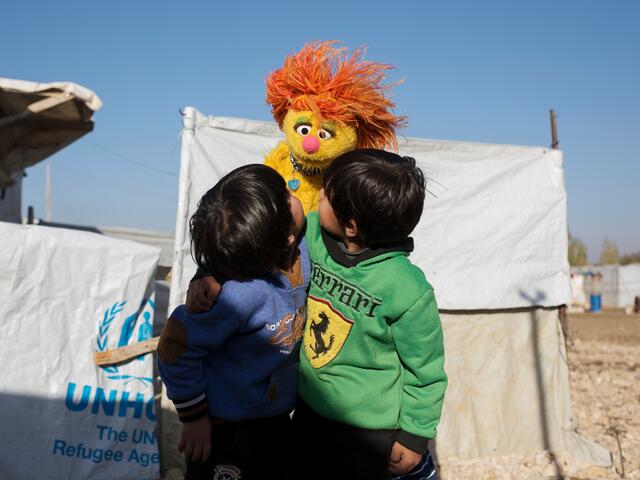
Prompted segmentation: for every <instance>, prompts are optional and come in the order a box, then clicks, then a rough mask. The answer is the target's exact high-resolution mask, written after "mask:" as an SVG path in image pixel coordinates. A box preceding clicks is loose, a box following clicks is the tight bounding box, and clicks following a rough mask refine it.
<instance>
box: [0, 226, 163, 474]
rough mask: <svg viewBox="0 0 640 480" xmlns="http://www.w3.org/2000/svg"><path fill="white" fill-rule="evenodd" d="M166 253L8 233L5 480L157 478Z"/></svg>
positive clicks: (0, 463) (2, 232)
mask: <svg viewBox="0 0 640 480" xmlns="http://www.w3.org/2000/svg"><path fill="white" fill-rule="evenodd" d="M158 257H159V249H157V248H153V247H149V246H145V245H140V244H137V243H133V242H128V241H123V240H116V239H112V238H108V237H105V236H103V235H98V234H93V233H86V232H79V231H71V230H65V229H59V228H47V227H41V226H36V225H29V226H26V225H14V224H9V223H0V360H1V363H2V375H0V405H2V421H0V438H2V441H1V442H0V478H2V479H11V480H13V479H17V478H20V479H30V478H33V479H41V478H47V479H69V478H91V479H109V480H115V479H131V478H137V479H153V478H158V477H159V453H158V444H157V434H156V411H155V405H154V396H153V359H152V356H151V355H147V356H144V357H141V358H137V359H133V360H132V361H130V362H128V363H125V364H121V365H116V366H111V367H107V368H99V367H96V366H95V365H94V363H93V355H94V352H96V351H102V350H106V349H111V348H116V347H118V346H123V345H127V344H130V343H136V342H139V341H141V340H144V339H146V338H149V337H150V336H151V335H152V328H153V316H154V309H155V304H154V289H153V286H154V281H153V276H154V272H155V270H156V267H157V263H158Z"/></svg>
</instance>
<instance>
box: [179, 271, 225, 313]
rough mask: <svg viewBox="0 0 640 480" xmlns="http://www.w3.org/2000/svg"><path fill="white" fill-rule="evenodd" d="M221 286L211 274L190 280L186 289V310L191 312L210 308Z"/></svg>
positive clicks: (200, 311)
mask: <svg viewBox="0 0 640 480" xmlns="http://www.w3.org/2000/svg"><path fill="white" fill-rule="evenodd" d="M221 288H222V287H221V286H220V284H219V283H218V282H217V281H216V279H215V278H213V277H211V276H208V277H202V278H199V279H197V280H194V281H192V282H191V283H190V284H189V289H188V290H187V310H189V311H190V312H191V313H202V312H207V311H209V310H211V307H212V306H213V303H214V302H215V301H216V298H218V294H219V293H220V289H221Z"/></svg>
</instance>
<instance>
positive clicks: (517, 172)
mask: <svg viewBox="0 0 640 480" xmlns="http://www.w3.org/2000/svg"><path fill="white" fill-rule="evenodd" d="M281 139H282V134H281V132H280V131H279V129H278V127H277V125H275V124H273V123H268V122H257V121H251V120H243V119H236V118H227V117H212V116H205V115H203V114H201V113H200V112H199V111H197V110H196V109H194V108H186V109H185V110H184V116H183V133H182V152H181V166H180V187H179V199H178V213H177V219H176V244H175V257H174V267H173V278H172V284H171V292H170V309H171V308H173V307H175V306H176V305H177V304H179V303H182V302H183V301H184V298H185V295H186V290H187V287H188V283H189V280H190V278H191V276H192V275H193V273H194V272H195V270H196V266H195V264H194V262H193V260H192V259H191V256H190V249H189V234H188V223H189V222H188V221H189V218H190V216H191V215H192V214H193V212H194V211H195V208H196V205H197V202H198V200H199V199H200V197H201V196H202V194H203V193H205V192H206V191H207V190H208V189H209V188H210V187H211V186H212V185H214V184H215V183H216V181H217V180H218V179H219V178H220V177H221V176H222V175H224V174H225V173H227V172H229V171H230V170H232V169H233V168H236V167H238V166H240V165H243V164H247V163H262V162H263V161H264V157H265V155H266V154H267V153H268V152H269V151H270V150H271V149H272V148H273V147H274V146H275V145H276V143H277V142H278V141H280V140H281ZM399 143H400V145H399V147H400V153H401V154H403V155H411V156H413V157H414V158H416V160H417V163H418V165H419V166H420V167H421V168H422V169H423V171H424V172H425V174H426V176H427V177H428V178H429V179H430V180H429V182H428V188H429V190H430V191H431V192H432V193H433V194H434V196H428V197H427V200H426V203H425V210H424V213H423V216H422V219H421V221H420V223H419V225H418V227H417V228H416V230H415V232H414V233H413V237H414V240H415V251H414V252H413V253H412V255H411V257H410V258H411V260H412V261H413V262H414V263H416V264H417V265H419V266H420V267H421V268H422V269H423V271H424V272H425V274H426V276H427V278H428V279H429V281H430V282H431V284H432V285H433V286H434V288H435V292H436V298H437V300H438V304H439V307H440V309H441V317H442V322H443V326H444V333H445V352H446V354H445V356H446V364H445V369H446V371H447V373H448V375H449V387H448V391H447V394H446V397H445V405H444V410H443V417H442V422H441V425H440V428H439V435H438V439H437V441H436V445H435V449H436V451H437V454H438V456H439V457H440V458H441V459H446V458H450V457H462V458H474V457H482V456H487V455H494V454H495V455H507V454H528V453H532V452H537V451H540V450H552V451H555V452H563V453H565V454H568V455H569V456H570V457H572V458H573V459H574V460H575V461H576V463H577V464H589V463H591V464H601V465H607V464H609V463H610V455H609V453H608V452H607V451H606V450H604V449H603V448H601V447H600V446H598V445H596V444H595V443H593V442H591V441H590V440H588V439H587V438H585V437H583V436H581V435H579V434H578V433H577V432H576V431H575V429H574V427H573V424H572V414H571V399H570V392H569V372H568V367H567V363H566V352H565V346H564V339H563V333H562V329H561V327H560V322H559V307H560V306H562V305H565V304H567V303H569V302H570V300H571V292H570V282H569V264H568V261H567V223H566V215H567V213H566V192H565V189H564V177H563V170H562V152H560V151H558V150H552V149H548V148H541V147H523V146H513V145H490V144H480V143H469V142H450V141H435V140H424V139H414V138H409V139H400V141H399ZM425 348H428V346H426V345H425ZM165 407H166V408H170V407H168V406H167V405H166V403H165ZM165 417H166V418H169V417H168V416H165ZM163 422H164V423H163V425H164V427H165V428H164V433H163V436H164V435H167V436H169V437H170V438H169V441H175V440H176V438H177V435H176V434H175V432H176V429H175V428H174V427H172V426H171V425H169V422H168V421H167V420H165V419H163ZM170 451H171V450H170V449H169V450H167V451H166V452H167V453H166V454H167V455H170V453H169V452H170ZM163 454H165V451H163ZM176 461H177V459H176ZM165 466H166V467H168V466H170V465H168V463H167V464H166V465H165Z"/></svg>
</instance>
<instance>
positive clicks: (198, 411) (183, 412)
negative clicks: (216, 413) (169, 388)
mask: <svg viewBox="0 0 640 480" xmlns="http://www.w3.org/2000/svg"><path fill="white" fill-rule="evenodd" d="M173 404H174V405H175V407H176V410H177V411H178V417H179V418H180V421H181V422H182V423H189V422H193V421H195V420H198V419H199V418H202V417H205V416H207V415H209V404H208V402H207V395H206V394H205V393H204V392H203V393H201V394H200V395H198V396H196V397H193V398H192V399H191V400H174V401H173Z"/></svg>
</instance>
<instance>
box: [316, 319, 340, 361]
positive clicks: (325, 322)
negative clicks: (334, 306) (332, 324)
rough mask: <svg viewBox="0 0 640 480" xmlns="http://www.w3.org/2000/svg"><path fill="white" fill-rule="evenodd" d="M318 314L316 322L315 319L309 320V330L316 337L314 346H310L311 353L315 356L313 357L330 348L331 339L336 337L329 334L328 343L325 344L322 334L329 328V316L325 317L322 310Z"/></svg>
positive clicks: (331, 344)
mask: <svg viewBox="0 0 640 480" xmlns="http://www.w3.org/2000/svg"><path fill="white" fill-rule="evenodd" d="M318 316H319V317H320V322H319V323H316V321H315V320H312V321H311V330H313V336H314V337H315V339H316V345H315V347H311V350H313V353H315V354H316V356H315V357H313V358H314V359H315V358H318V357H319V356H320V355H326V353H327V352H328V351H329V350H331V347H332V346H333V341H334V340H335V339H336V336H335V335H331V337H329V345H325V343H324V338H322V335H323V334H325V333H327V328H329V317H327V315H326V314H325V313H324V312H320V313H319V314H318Z"/></svg>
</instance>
